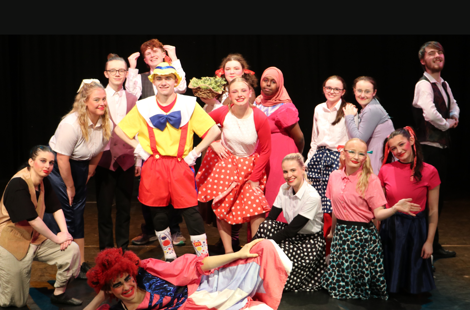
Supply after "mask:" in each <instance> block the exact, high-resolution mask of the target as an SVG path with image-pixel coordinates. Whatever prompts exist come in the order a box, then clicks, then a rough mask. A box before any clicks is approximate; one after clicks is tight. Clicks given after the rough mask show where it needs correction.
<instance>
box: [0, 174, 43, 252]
mask: <svg viewBox="0 0 470 310" xmlns="http://www.w3.org/2000/svg"><path fill="white" fill-rule="evenodd" d="M14 178H22V179H23V180H25V181H26V183H27V184H28V188H29V193H30V194H31V201H32V202H33V204H34V206H35V208H36V212H37V213H38V216H39V217H40V218H41V219H43V218H44V211H45V210H46V206H45V204H44V184H43V183H42V182H41V191H40V194H39V199H36V190H35V189H34V185H33V182H32V181H31V178H30V172H29V171H28V168H24V169H22V170H20V171H18V172H17V173H16V174H15V175H14V176H13V177H12V178H11V179H14ZM11 179H10V181H11ZM7 187H8V185H7V186H6V187H5V189H6V188H7ZM4 195H5V192H3V195H2V200H1V201H0V235H1V233H2V230H3V229H4V228H5V227H6V226H9V225H11V226H15V227H16V228H18V229H20V230H24V231H26V232H27V234H28V236H31V243H32V244H35V245H39V244H41V243H43V242H44V241H45V240H46V239H47V238H46V237H44V236H43V235H41V234H40V233H38V232H37V231H35V230H34V229H33V227H31V225H29V223H28V221H26V220H25V221H21V222H18V223H12V221H11V220H10V215H9V214H8V211H7V209H6V208H5V205H4V204H3V196H4ZM18 208H21V206H18Z"/></svg>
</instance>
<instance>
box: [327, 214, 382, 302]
mask: <svg viewBox="0 0 470 310" xmlns="http://www.w3.org/2000/svg"><path fill="white" fill-rule="evenodd" d="M322 286H323V287H324V288H325V289H327V290H328V292H329V293H330V295H331V297H333V298H338V299H349V298H350V299H369V298H371V297H373V298H382V299H385V300H386V299H388V294H387V284H386V282H385V276H384V264H383V252H382V242H381V239H380V237H379V234H378V232H377V229H376V228H375V226H374V225H373V224H372V223H357V222H345V221H340V220H338V224H337V225H336V229H335V233H334V236H333V242H332V244H331V255H330V264H329V265H328V268H327V270H326V272H325V273H324V274H323V277H322Z"/></svg>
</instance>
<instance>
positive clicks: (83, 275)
mask: <svg viewBox="0 0 470 310" xmlns="http://www.w3.org/2000/svg"><path fill="white" fill-rule="evenodd" d="M90 269H91V267H90V265H88V263H87V262H84V263H83V264H82V265H81V266H80V274H79V275H78V277H77V279H80V280H86V279H87V277H86V273H87V272H88V270H90Z"/></svg>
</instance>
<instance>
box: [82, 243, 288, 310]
mask: <svg viewBox="0 0 470 310" xmlns="http://www.w3.org/2000/svg"><path fill="white" fill-rule="evenodd" d="M258 243H259V244H258ZM250 250H251V251H250ZM291 269H292V262H291V261H290V260H289V259H288V258H287V256H286V255H285V254H284V252H282V250H281V249H280V248H279V247H278V246H277V245H276V243H274V242H273V241H270V240H264V239H257V240H254V241H252V242H250V243H249V244H247V245H245V246H244V247H243V248H242V249H241V250H240V251H238V252H236V253H231V254H225V255H219V256H196V255H194V254H186V255H183V256H180V257H179V258H177V259H176V260H174V261H173V262H171V263H167V262H164V261H161V260H158V259H153V258H148V259H145V260H142V261H141V260H140V259H139V258H138V257H137V256H136V255H135V254H134V253H133V252H131V251H127V252H125V253H123V252H122V249H120V248H117V249H116V248H113V249H106V250H104V251H102V252H100V253H99V254H98V256H97V257H96V266H95V267H94V268H92V269H91V270H90V271H88V273H87V277H88V285H90V286H91V287H93V288H94V289H95V291H96V292H97V293H98V295H97V296H96V297H95V298H94V299H93V300H92V301H91V303H90V304H88V306H87V307H86V308H85V310H94V309H99V310H106V309H127V310H132V309H221V308H223V309H227V308H230V309H242V308H243V309H250V308H251V307H256V309H277V308H278V306H279V303H280V300H281V296H282V291H283V289H284V284H285V283H286V280H287V277H288V274H289V273H290V270H291ZM106 296H108V297H109V298H110V300H112V299H113V298H116V299H118V302H117V303H116V304H114V305H113V306H110V305H108V304H105V305H101V306H100V304H101V303H102V302H103V301H105V299H106Z"/></svg>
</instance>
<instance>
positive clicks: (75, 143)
mask: <svg viewBox="0 0 470 310" xmlns="http://www.w3.org/2000/svg"><path fill="white" fill-rule="evenodd" d="M109 127H110V128H109V129H110V131H111V132H112V131H113V123H112V122H111V121H110V122H109ZM107 144H108V140H106V139H104V138H103V125H102V122H101V118H100V119H99V120H98V123H97V124H96V126H95V127H94V128H93V123H92V122H91V121H90V120H89V119H88V141H85V138H84V137H83V135H82V131H81V129H80V125H79V123H78V113H77V112H75V113H72V114H69V115H67V116H66V117H65V118H64V119H63V120H62V121H61V122H60V123H59V126H57V129H56V131H55V133H54V135H53V136H52V137H51V139H50V140H49V146H50V147H51V149H52V150H53V151H54V152H56V153H60V154H62V155H66V156H70V159H72V160H90V159H92V158H93V157H95V156H96V155H98V154H99V153H100V152H102V151H103V150H104V148H105V147H106V145H107Z"/></svg>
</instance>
